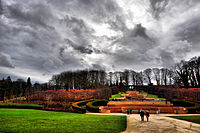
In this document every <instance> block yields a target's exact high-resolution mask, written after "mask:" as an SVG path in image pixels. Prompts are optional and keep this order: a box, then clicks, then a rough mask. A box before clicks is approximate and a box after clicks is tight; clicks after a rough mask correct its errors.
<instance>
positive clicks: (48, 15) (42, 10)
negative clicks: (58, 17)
mask: <svg viewBox="0 0 200 133" xmlns="http://www.w3.org/2000/svg"><path fill="white" fill-rule="evenodd" d="M8 10H9V13H10V15H9V16H8V17H11V18H15V19H18V20H19V21H25V22H29V23H30V25H32V24H35V25H37V24H38V25H41V26H45V27H46V26H48V25H47V22H48V20H49V19H52V18H53V15H52V12H51V10H50V8H49V7H48V6H47V5H43V4H42V3H37V4H32V5H30V6H27V5H25V4H22V3H20V4H18V3H17V4H14V5H11V6H8Z"/></svg>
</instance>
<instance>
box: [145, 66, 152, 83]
mask: <svg viewBox="0 0 200 133" xmlns="http://www.w3.org/2000/svg"><path fill="white" fill-rule="evenodd" d="M144 76H145V77H146V78H147V80H148V83H149V85H152V82H151V79H152V69H151V68H147V69H145V70H144Z"/></svg>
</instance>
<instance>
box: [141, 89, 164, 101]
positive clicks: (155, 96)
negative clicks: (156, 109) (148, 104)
mask: <svg viewBox="0 0 200 133" xmlns="http://www.w3.org/2000/svg"><path fill="white" fill-rule="evenodd" d="M141 94H146V95H148V97H151V98H157V99H160V100H165V98H158V96H157V95H153V94H148V93H147V92H144V91H142V92H141Z"/></svg>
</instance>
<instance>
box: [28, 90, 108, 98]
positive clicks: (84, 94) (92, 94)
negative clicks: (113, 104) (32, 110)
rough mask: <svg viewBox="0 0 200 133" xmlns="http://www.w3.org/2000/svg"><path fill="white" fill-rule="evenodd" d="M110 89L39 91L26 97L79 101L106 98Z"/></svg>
mask: <svg viewBox="0 0 200 133" xmlns="http://www.w3.org/2000/svg"><path fill="white" fill-rule="evenodd" d="M109 97H111V89H109V88H103V89H97V90H95V91H86V90H84V91H83V90H82V91H50V90H48V91H43V92H42V91H41V92H36V93H35V94H33V95H31V96H29V97H28V100H29V101H80V100H86V99H108V98H109Z"/></svg>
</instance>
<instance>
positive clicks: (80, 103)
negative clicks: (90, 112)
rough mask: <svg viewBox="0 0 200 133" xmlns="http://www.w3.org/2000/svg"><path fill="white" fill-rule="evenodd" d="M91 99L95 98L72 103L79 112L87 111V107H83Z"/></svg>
mask: <svg viewBox="0 0 200 133" xmlns="http://www.w3.org/2000/svg"><path fill="white" fill-rule="evenodd" d="M91 101H93V99H91V100H84V101H79V102H75V103H73V104H72V108H73V109H74V110H76V111H78V112H81V113H86V107H83V105H85V104H86V103H88V102H91ZM81 106H82V107H81Z"/></svg>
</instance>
